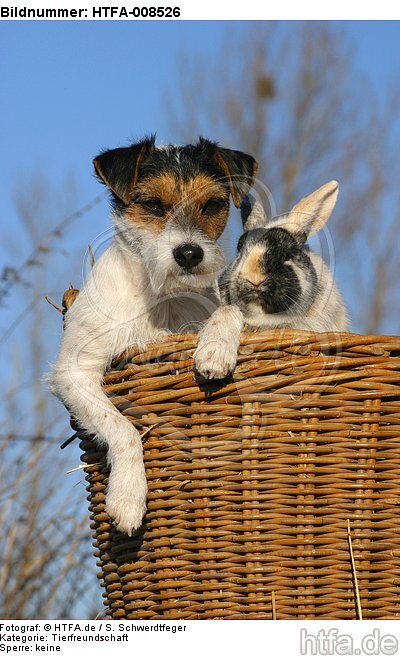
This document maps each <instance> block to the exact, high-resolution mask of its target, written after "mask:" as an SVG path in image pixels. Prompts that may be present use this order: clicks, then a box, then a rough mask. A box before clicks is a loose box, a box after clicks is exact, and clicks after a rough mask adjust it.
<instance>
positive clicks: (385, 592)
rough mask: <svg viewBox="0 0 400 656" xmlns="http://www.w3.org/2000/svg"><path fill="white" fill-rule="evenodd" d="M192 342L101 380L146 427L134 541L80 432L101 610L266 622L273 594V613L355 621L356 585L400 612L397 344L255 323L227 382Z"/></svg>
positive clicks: (137, 358)
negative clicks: (209, 368) (107, 504)
mask: <svg viewBox="0 0 400 656" xmlns="http://www.w3.org/2000/svg"><path fill="white" fill-rule="evenodd" d="M195 343H196V338H195V337H194V336H191V335H179V336H175V337H173V338H171V339H170V340H168V341H166V342H163V343H161V344H159V345H157V347H154V348H153V349H149V350H148V351H147V352H146V353H143V354H138V353H135V352H132V353H130V354H129V355H128V357H125V359H120V360H118V361H116V362H114V363H113V367H112V370H111V371H110V372H109V373H108V374H107V375H106V377H105V381H104V382H105V389H106V391H107V393H108V394H109V396H110V397H111V399H112V401H113V403H114V404H115V405H116V407H117V408H118V409H119V410H120V411H121V412H122V413H123V414H124V415H125V416H126V417H128V418H129V419H130V420H131V421H132V422H133V423H134V424H135V425H136V426H137V427H138V428H139V430H140V431H141V433H142V435H143V443H144V453H145V463H146V471H147V478H148V483H149V497H148V513H147V516H146V520H145V523H144V525H143V527H142V528H141V529H140V530H139V532H138V533H137V535H136V536H134V537H132V538H129V537H127V536H125V535H123V534H121V533H118V532H117V531H116V530H115V529H114V527H113V525H112V523H111V522H110V520H109V518H108V516H107V514H106V513H105V511H104V493H105V490H106V485H107V474H108V470H107V466H106V464H105V453H104V451H101V450H99V449H98V448H97V447H96V446H95V445H94V442H93V440H92V439H90V438H86V439H82V441H81V447H82V449H83V451H84V453H83V455H82V460H83V461H84V462H85V463H91V466H90V467H89V468H88V469H87V472H88V473H87V481H88V488H87V489H88V492H89V497H88V498H89V501H90V511H91V513H92V515H91V518H92V524H91V526H92V529H93V534H94V545H95V548H96V556H97V558H98V564H99V566H100V567H101V570H100V572H99V577H100V578H101V579H102V585H103V586H104V588H105V592H104V598H105V604H106V606H107V613H108V614H109V615H110V616H112V617H114V618H124V617H126V618H130V619H147V618H149V619H159V618H164V619H211V618H220V619H271V618H272V617H273V614H272V596H273V594H274V596H275V602H276V615H275V614H274V617H275V616H276V618H277V619H300V618H302V619H303V618H304V619H312V618H332V619H333V618H335V619H356V618H357V604H356V594H355V592H356V588H357V586H358V588H359V594H360V600H361V608H362V616H363V618H364V619H372V618H393V617H397V616H400V505H399V504H400V438H399V427H400V386H399V384H400V357H399V356H400V339H399V338H395V337H382V336H378V337H376V336H361V335H352V334H308V333H303V332H293V331H284V332H282V331H281V332H280V333H279V334H277V333H271V332H269V333H256V334H248V335H245V336H244V337H243V339H242V346H241V349H240V355H239V360H238V366H237V368H236V370H235V373H234V375H233V377H231V378H230V379H228V380H227V381H224V383H207V384H203V383H201V381H196V379H195V376H194V374H193V370H192V367H193V361H192V359H191V354H192V353H193V347H194V346H195ZM348 519H350V532H351V543H352V547H353V552H354V566H352V561H351V558H350V544H349V539H348V532H347V521H348ZM354 570H355V571H354Z"/></svg>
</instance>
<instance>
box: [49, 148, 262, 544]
mask: <svg viewBox="0 0 400 656" xmlns="http://www.w3.org/2000/svg"><path fill="white" fill-rule="evenodd" d="M93 163H94V168H95V172H96V175H97V177H98V179H99V180H100V181H101V182H102V183H104V184H105V185H106V186H107V187H108V189H109V190H110V192H111V201H112V216H113V221H114V226H115V233H114V238H113V241H112V243H111V245H110V246H109V248H108V249H107V250H106V251H105V252H104V253H103V254H102V255H101V257H100V258H99V259H98V260H97V262H96V264H95V265H94V267H93V269H92V271H91V273H90V274H89V276H88V278H87V280H86V282H85V284H84V286H83V288H82V290H81V292H80V293H79V295H78V296H77V298H76V300H75V302H74V304H73V305H72V307H71V308H70V309H69V310H68V312H67V313H66V316H65V331H64V336H63V339H62V343H61V348H60V351H59V355H58V358H57V361H56V363H55V365H54V367H53V371H52V373H51V374H50V376H49V379H50V388H51V390H52V392H53V393H54V394H55V395H56V396H57V397H58V398H59V399H60V400H61V401H62V402H63V403H64V405H65V406H66V407H67V409H68V410H69V412H70V413H71V414H72V415H73V417H74V418H75V420H76V422H77V423H78V425H79V426H80V427H81V428H82V429H83V430H85V431H87V432H88V433H89V434H91V435H93V436H94V437H95V439H96V440H97V442H98V443H99V444H102V445H105V446H106V447H107V449H108V462H109V465H110V467H111V470H110V477H109V483H108V489H107V494H106V512H107V513H108V514H109V516H110V517H111V518H112V519H113V520H114V523H115V525H116V527H117V529H118V530H119V531H121V532H124V533H127V534H128V535H132V533H133V532H134V531H135V530H136V529H138V528H139V526H140V525H141V523H142V520H143V516H144V514H145V511H146V495H147V483H146V476H145V470H144V463H143V453H142V444H141V439H140V435H139V432H138V431H137V429H136V428H135V427H134V426H133V425H132V424H131V423H130V421H129V420H128V419H127V418H126V417H124V416H123V415H122V414H120V412H119V411H118V410H117V409H116V408H115V407H114V406H113V404H112V403H111V401H110V400H109V399H108V398H107V397H106V395H105V394H104V392H103V390H102V386H101V385H102V378H103V374H104V371H105V370H106V368H107V367H108V366H109V364H110V363H111V360H112V358H113V357H114V356H116V355H117V354H121V353H123V352H124V351H125V350H126V349H127V348H128V347H130V346H133V345H135V346H137V347H139V348H141V349H144V348H145V347H146V346H148V345H149V344H150V343H153V342H156V341H157V340H159V339H160V338H162V337H163V336H165V335H167V334H169V333H171V332H178V333H181V332H198V331H199V329H200V328H201V326H202V325H203V324H204V322H205V321H206V319H207V318H208V317H209V316H210V315H211V314H212V312H213V311H214V310H215V308H216V307H217V306H218V304H219V298H218V286H217V283H216V281H217V277H218V273H219V272H220V271H221V269H222V267H223V265H224V257H223V253H222V250H221V248H220V247H219V245H218V243H217V240H218V238H219V237H220V236H221V234H222V233H223V231H224V229H225V226H226V224H227V220H228V215H229V205H230V198H232V200H233V203H234V204H235V206H236V207H239V206H240V203H241V202H242V200H243V198H244V197H245V196H246V194H247V192H248V191H249V189H250V188H251V186H252V184H253V182H254V179H255V175H256V171H257V163H256V161H255V160H254V158H253V157H251V155H248V154H246V153H243V152H241V151H237V150H230V149H227V148H222V147H220V146H219V145H218V144H216V143H214V142H212V141H209V140H207V139H204V138H200V139H199V141H198V143H196V144H189V145H186V146H175V145H168V146H156V144H155V137H154V136H152V137H149V138H145V139H143V140H142V141H140V142H138V143H134V144H132V145H130V146H128V147H124V148H115V149H112V150H107V151H104V152H102V153H101V154H100V155H99V156H98V157H96V158H95V159H94V162H93Z"/></svg>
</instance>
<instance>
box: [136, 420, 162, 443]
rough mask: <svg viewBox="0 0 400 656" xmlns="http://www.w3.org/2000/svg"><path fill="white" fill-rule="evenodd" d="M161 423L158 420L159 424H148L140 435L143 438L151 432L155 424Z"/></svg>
mask: <svg viewBox="0 0 400 656" xmlns="http://www.w3.org/2000/svg"><path fill="white" fill-rule="evenodd" d="M159 423H160V422H158V423H157V424H152V425H151V426H147V428H146V429H145V430H144V431H143V433H140V437H141V438H142V439H143V438H144V436H145V435H147V433H150V431H151V429H152V428H154V427H155V426H158V424H159Z"/></svg>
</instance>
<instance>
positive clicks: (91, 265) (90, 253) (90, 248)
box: [88, 244, 94, 269]
mask: <svg viewBox="0 0 400 656" xmlns="http://www.w3.org/2000/svg"><path fill="white" fill-rule="evenodd" d="M88 251H89V260H90V267H91V268H92V269H93V267H94V255H93V251H92V247H91V245H90V244H88Z"/></svg>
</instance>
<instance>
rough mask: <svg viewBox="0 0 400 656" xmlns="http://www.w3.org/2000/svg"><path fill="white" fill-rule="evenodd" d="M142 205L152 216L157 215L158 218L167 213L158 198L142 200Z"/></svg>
mask: <svg viewBox="0 0 400 656" xmlns="http://www.w3.org/2000/svg"><path fill="white" fill-rule="evenodd" d="M140 205H141V206H142V207H144V208H145V209H146V210H148V211H149V212H151V213H152V214H157V215H158V216H163V214H164V213H165V210H164V206H163V204H162V202H161V201H160V200H158V198H149V199H146V200H141V201H140Z"/></svg>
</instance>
